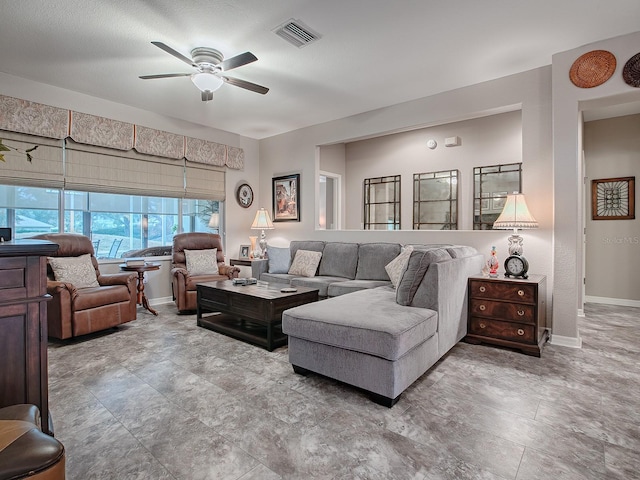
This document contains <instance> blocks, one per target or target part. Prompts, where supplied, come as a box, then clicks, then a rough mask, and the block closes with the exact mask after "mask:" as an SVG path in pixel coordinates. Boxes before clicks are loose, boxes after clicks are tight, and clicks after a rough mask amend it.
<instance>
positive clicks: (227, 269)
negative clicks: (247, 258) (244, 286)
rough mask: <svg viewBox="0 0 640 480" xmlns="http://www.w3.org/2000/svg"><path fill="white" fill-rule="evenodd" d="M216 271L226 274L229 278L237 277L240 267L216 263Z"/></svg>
mask: <svg viewBox="0 0 640 480" xmlns="http://www.w3.org/2000/svg"><path fill="white" fill-rule="evenodd" d="M218 273H219V274H220V275H226V276H227V277H229V279H232V278H238V275H239V274H240V269H239V268H238V267H235V266H234V267H231V266H229V265H218Z"/></svg>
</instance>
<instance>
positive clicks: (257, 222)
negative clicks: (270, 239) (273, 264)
mask: <svg viewBox="0 0 640 480" xmlns="http://www.w3.org/2000/svg"><path fill="white" fill-rule="evenodd" d="M251 230H262V233H261V234H260V242H259V245H260V258H264V256H265V253H266V251H267V236H266V235H265V233H264V231H265V230H273V223H272V222H271V217H270V216H269V212H267V211H266V210H265V209H264V208H261V209H260V210H258V211H257V212H256V217H255V218H254V219H253V223H252V224H251Z"/></svg>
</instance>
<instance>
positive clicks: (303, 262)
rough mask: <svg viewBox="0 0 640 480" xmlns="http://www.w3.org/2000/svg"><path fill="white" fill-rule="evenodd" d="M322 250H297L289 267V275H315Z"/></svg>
mask: <svg viewBox="0 0 640 480" xmlns="http://www.w3.org/2000/svg"><path fill="white" fill-rule="evenodd" d="M321 258H322V252H312V251H311V250H298V251H297V252H296V256H295V258H294V259H293V263H292V264H291V267H290V268H289V275H300V276H301V277H315V276H316V271H317V270H318V265H320V259H321Z"/></svg>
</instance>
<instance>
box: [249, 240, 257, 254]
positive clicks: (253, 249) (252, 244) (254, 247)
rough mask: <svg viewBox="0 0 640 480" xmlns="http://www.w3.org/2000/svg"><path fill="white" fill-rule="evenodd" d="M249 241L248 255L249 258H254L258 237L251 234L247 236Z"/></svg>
mask: <svg viewBox="0 0 640 480" xmlns="http://www.w3.org/2000/svg"><path fill="white" fill-rule="evenodd" d="M249 241H250V242H251V252H250V253H249V256H250V257H251V258H256V255H255V251H256V242H257V241H258V237H255V236H251V237H249Z"/></svg>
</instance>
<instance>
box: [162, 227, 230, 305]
mask: <svg viewBox="0 0 640 480" xmlns="http://www.w3.org/2000/svg"><path fill="white" fill-rule="evenodd" d="M213 248H217V249H218V252H217V255H216V259H217V261H218V275H196V276H192V275H189V273H188V272H187V262H186V258H185V255H184V251H185V250H207V249H213ZM239 272H240V269H239V268H238V267H231V266H229V265H225V264H224V252H223V251H222V240H221V239H220V235H217V234H215V233H202V232H194V233H179V234H177V235H175V236H174V237H173V249H172V260H171V278H172V284H171V287H172V290H173V299H174V300H175V302H176V305H177V307H178V313H187V312H188V313H191V312H194V311H195V310H196V308H197V298H196V297H197V292H196V283H202V282H215V281H218V280H229V279H232V278H237V277H238V273H239Z"/></svg>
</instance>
